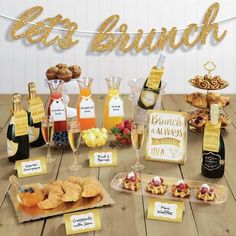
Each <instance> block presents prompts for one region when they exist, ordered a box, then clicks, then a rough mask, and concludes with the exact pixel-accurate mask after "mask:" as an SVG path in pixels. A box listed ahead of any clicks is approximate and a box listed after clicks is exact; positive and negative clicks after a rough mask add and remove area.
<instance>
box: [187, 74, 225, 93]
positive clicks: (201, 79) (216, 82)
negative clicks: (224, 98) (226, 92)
mask: <svg viewBox="0 0 236 236" xmlns="http://www.w3.org/2000/svg"><path fill="white" fill-rule="evenodd" d="M191 83H192V84H193V85H194V86H195V87H197V88H200V89H206V90H218V89H223V88H225V87H226V86H228V82H227V81H225V80H223V79H222V78H221V77H220V76H219V75H217V76H214V77H212V76H211V75H205V76H199V75H197V76H195V78H194V79H192V80H191Z"/></svg>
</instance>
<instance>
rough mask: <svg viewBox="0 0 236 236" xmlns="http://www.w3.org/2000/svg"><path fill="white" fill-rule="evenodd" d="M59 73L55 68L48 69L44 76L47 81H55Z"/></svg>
mask: <svg viewBox="0 0 236 236" xmlns="http://www.w3.org/2000/svg"><path fill="white" fill-rule="evenodd" d="M58 71H59V68H58V67H56V66H53V67H50V68H49V69H48V70H47V71H46V76H47V79H48V80H54V79H57V73H58Z"/></svg>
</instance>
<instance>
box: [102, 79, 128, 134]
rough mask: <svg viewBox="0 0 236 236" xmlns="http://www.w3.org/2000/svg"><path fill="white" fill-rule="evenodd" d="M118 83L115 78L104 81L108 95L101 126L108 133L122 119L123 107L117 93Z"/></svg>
mask: <svg viewBox="0 0 236 236" xmlns="http://www.w3.org/2000/svg"><path fill="white" fill-rule="evenodd" d="M120 81H121V79H120V78H117V77H111V78H108V79H106V82H107V86H108V94H107V96H106V99H105V104H104V116H103V126H104V127H105V128H106V129H107V130H109V131H110V130H111V128H112V127H114V126H116V125H117V124H119V123H121V122H122V121H123V117H124V106H123V101H122V99H121V98H120V92H119V87H120Z"/></svg>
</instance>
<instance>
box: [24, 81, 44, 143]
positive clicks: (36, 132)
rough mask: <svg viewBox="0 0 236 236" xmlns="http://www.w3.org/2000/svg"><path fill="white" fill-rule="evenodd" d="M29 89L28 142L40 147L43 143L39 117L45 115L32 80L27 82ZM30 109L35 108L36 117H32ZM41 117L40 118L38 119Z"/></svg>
mask: <svg viewBox="0 0 236 236" xmlns="http://www.w3.org/2000/svg"><path fill="white" fill-rule="evenodd" d="M28 90H29V99H28V101H29V109H28V125H29V143H30V146H31V147H40V146H42V145H44V144H45V141H44V139H43V135H42V130H41V119H42V118H43V117H44V116H45V113H44V108H43V103H42V100H41V99H40V98H39V97H37V96H36V87H35V83H34V82H30V83H29V84H28ZM31 109H35V110H37V112H38V113H37V114H38V115H37V117H33V114H32V112H31ZM40 118H41V119H40Z"/></svg>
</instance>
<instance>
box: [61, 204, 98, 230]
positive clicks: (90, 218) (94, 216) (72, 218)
mask: <svg viewBox="0 0 236 236" xmlns="http://www.w3.org/2000/svg"><path fill="white" fill-rule="evenodd" d="M64 222H65V226H66V234H67V235H70V234H78V233H85V232H89V231H95V230H100V229H101V228H102V227H101V220H100V213H99V210H98V209H93V210H87V211H80V212H74V213H70V214H65V215H64Z"/></svg>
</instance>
